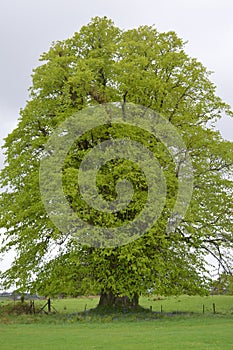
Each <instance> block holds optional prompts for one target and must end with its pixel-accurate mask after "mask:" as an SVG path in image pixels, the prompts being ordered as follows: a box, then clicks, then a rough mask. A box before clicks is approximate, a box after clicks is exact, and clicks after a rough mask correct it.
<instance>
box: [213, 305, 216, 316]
mask: <svg viewBox="0 0 233 350" xmlns="http://www.w3.org/2000/svg"><path fill="white" fill-rule="evenodd" d="M213 313H214V314H215V313H216V308H215V303H213Z"/></svg>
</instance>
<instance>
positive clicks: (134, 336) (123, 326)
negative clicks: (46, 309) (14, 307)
mask: <svg viewBox="0 0 233 350" xmlns="http://www.w3.org/2000/svg"><path fill="white" fill-rule="evenodd" d="M0 339H1V349H3V350H66V349H67V350H68V349H69V350H74V349H75V350H76V349H81V350H90V349H99V350H100V349H104V350H105V349H108V350H136V349H138V350H141V349H143V350H152V349H159V350H165V349H166V350H167V349H169V350H182V349H185V350H186V349H193V350H195V349H198V350H205V349H211V350H228V349H229V350H230V349H232V348H233V336H232V319H227V318H226V319H206V318H202V319H197V318H196V319H195V318H191V319H186V320H182V319H178V320H175V321H174V319H173V320H172V321H171V320H162V321H161V320H159V321H153V322H151V321H143V322H129V323H124V322H117V323H90V324H88V323H84V324H80V323H76V324H73V325H68V324H66V325H45V324H39V325H38V324H37V325H21V324H17V325H10V326H9V325H2V326H0Z"/></svg>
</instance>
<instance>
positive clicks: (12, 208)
mask: <svg viewBox="0 0 233 350" xmlns="http://www.w3.org/2000/svg"><path fill="white" fill-rule="evenodd" d="M41 62H42V63H41V65H40V66H39V67H38V68H36V69H35V70H34V72H33V75H32V87H31V88H30V94H31V95H30V100H29V101H28V102H27V104H26V106H25V108H24V109H23V110H21V113H20V114H21V117H20V119H19V123H18V126H17V127H16V129H15V130H14V131H13V132H12V133H11V134H9V135H8V137H6V139H5V145H4V149H5V155H6V163H5V167H4V169H3V170H2V172H1V177H0V183H1V186H2V189H3V192H2V194H1V199H0V207H1V214H0V227H1V228H2V231H1V232H2V242H3V247H2V249H1V252H2V253H4V252H7V251H9V250H10V249H14V250H15V252H16V257H15V260H14V262H13V264H12V266H11V268H10V269H9V270H7V271H6V272H4V273H3V274H2V278H3V281H4V285H5V287H9V286H10V285H13V284H15V283H16V286H17V288H18V289H20V290H22V291H26V290H37V291H39V293H40V294H46V295H49V294H58V293H61V292H64V293H66V294H74V295H75V294H76V293H78V294H79V293H87V294H88V293H92V292H101V291H105V292H111V293H113V294H115V295H120V296H122V295H128V296H130V297H133V296H134V295H135V294H138V293H146V292H147V290H148V288H151V287H153V288H154V289H155V291H156V292H157V293H160V294H181V293H184V292H185V293H191V294H192V293H202V292H203V289H205V280H204V277H203V271H205V260H204V258H205V257H206V255H208V254H212V255H213V256H214V257H215V258H216V259H217V261H218V262H219V264H222V265H224V267H225V268H227V267H228V265H229V261H230V259H231V258H230V255H229V249H230V248H232V246H233V240H232V210H233V206H232V194H233V193H232V192H233V190H232V189H233V187H232V170H233V169H232V164H233V145H232V143H231V142H228V141H224V140H223V139H222V138H221V136H220V134H219V132H217V131H214V129H213V126H214V123H215V122H216V120H217V119H219V118H220V117H221V116H222V115H223V114H224V113H226V114H227V115H232V112H231V111H230V107H229V106H228V105H226V104H225V103H224V102H222V101H221V99H220V98H219V97H217V96H216V94H215V86H214V85H213V83H212V82H211V81H210V79H209V76H210V73H209V72H208V71H207V70H206V68H205V67H203V65H202V64H201V63H200V62H198V61H197V60H196V59H193V58H190V57H189V56H188V55H187V54H186V53H185V51H184V42H183V41H182V40H181V39H180V38H178V37H177V35H176V34H175V33H174V32H168V33H158V32H157V30H156V29H155V28H154V27H148V26H141V27H139V28H138V29H132V30H126V31H121V30H120V29H119V28H117V27H115V26H114V24H113V22H112V21H111V20H109V19H107V18H106V17H104V18H98V17H96V18H94V19H93V20H92V21H91V22H90V23H89V24H88V25H87V26H84V27H82V28H81V30H80V31H79V32H78V33H75V34H74V36H73V37H72V38H70V39H67V40H64V41H58V42H55V43H53V45H52V46H51V48H50V50H49V51H48V52H47V53H44V54H43V55H42V56H41ZM115 101H122V102H132V103H136V104H140V105H143V106H145V107H148V108H151V109H153V110H154V111H156V112H158V113H160V114H161V115H163V116H164V117H165V118H166V119H167V120H168V121H169V122H170V123H172V124H173V125H174V126H175V127H176V128H177V129H178V131H179V133H180V134H181V135H182V137H183V139H184V141H185V143H186V146H187V149H188V152H189V155H190V156H191V159H192V164H193V172H194V188H193V196H192V200H191V203H190V206H189V209H188V211H187V213H186V216H185V218H184V219H183V220H182V222H181V223H180V224H179V226H178V227H177V228H176V230H175V231H174V232H172V233H171V234H167V232H166V229H165V228H166V226H167V222H168V218H169V213H170V211H171V208H172V206H173V205H174V200H175V198H176V192H177V178H176V174H174V164H173V163H172V160H171V159H169V154H168V152H167V151H166V149H165V148H164V146H163V145H162V144H161V143H159V141H158V140H152V139H151V135H148V134H147V133H145V132H142V131H140V130H135V129H134V128H133V127H132V128H128V129H127V128H126V129H124V128H123V127H122V128H120V127H117V128H116V127H115V126H114V125H106V126H104V127H101V128H99V129H98V128H96V129H94V130H93V131H92V132H88V133H86V134H85V135H84V136H83V137H82V138H81V139H79V140H77V142H76V143H75V145H74V147H73V148H72V149H71V150H70V152H69V154H68V155H67V158H66V161H65V164H64V168H63V186H64V191H65V193H66V196H67V199H68V200H69V203H70V206H71V207H72V208H73V209H74V210H76V211H78V212H79V213H80V215H82V217H83V218H84V219H85V220H87V221H88V222H92V223H96V224H98V225H102V226H103V227H106V226H108V225H112V224H115V225H119V224H120V223H121V222H122V221H123V222H124V221H125V220H126V219H127V220H130V219H131V218H132V217H135V216H136V215H137V214H138V213H139V212H140V210H141V208H142V207H143V203H144V202H143V200H144V197H145V196H146V193H147V186H146V184H145V179H144V177H143V174H142V173H141V172H140V171H139V170H138V169H137V168H135V166H133V165H132V164H131V163H130V162H126V161H124V162H122V161H119V162H116V163H113V162H109V163H107V164H106V165H105V166H104V167H103V168H102V169H101V171H100V174H99V177H98V179H97V185H98V186H99V189H100V192H101V193H102V195H103V197H104V198H105V199H107V200H109V199H110V200H111V199H114V198H115V195H116V193H115V184H116V180H117V178H119V177H122V176H123V178H127V179H129V180H130V181H131V182H132V183H133V184H134V189H136V190H135V199H137V201H136V200H135V201H134V202H133V204H132V205H131V208H130V210H128V211H125V212H119V213H117V214H116V216H115V217H114V216H109V215H107V216H104V215H102V216H101V215H97V213H96V211H94V210H92V209H90V208H88V207H87V206H86V205H85V203H83V201H82V200H81V198H80V196H79V194H78V193H77V183H76V181H75V178H76V176H77V174H78V167H79V164H80V162H81V160H82V159H83V158H84V157H85V155H86V154H87V152H88V150H89V149H90V148H92V147H93V146H94V145H97V144H98V143H99V142H102V141H104V140H108V139H109V137H112V138H117V137H122V136H125V135H126V134H127V137H129V138H130V137H131V138H132V139H133V140H136V141H138V140H140V142H142V143H144V144H145V145H146V146H148V147H149V148H150V150H151V151H153V152H154V154H155V156H156V157H158V158H159V160H160V165H161V168H162V170H163V172H164V174H165V177H166V180H167V184H168V189H167V198H166V203H165V206H164V210H163V213H162V215H161V217H160V218H159V219H158V221H157V222H156V223H155V224H154V226H153V228H152V229H151V230H150V231H149V232H147V233H146V234H145V235H143V236H142V237H140V238H139V239H138V240H136V241H133V242H132V243H129V244H127V245H124V246H119V247H116V248H105V249H100V248H93V247H88V246H83V245H80V244H79V243H78V241H77V240H75V239H74V238H73V237H72V236H71V235H69V234H67V235H64V234H63V233H62V232H60V231H59V230H58V229H57V228H56V227H55V225H54V224H53V223H52V222H51V220H50V219H49V217H48V215H47V213H46V211H45V208H44V205H43V202H42V200H41V196H40V188H39V167H40V161H41V159H42V158H43V157H44V156H45V155H44V153H43V151H44V145H45V143H46V142H47V140H48V139H49V137H50V136H51V134H52V132H53V131H54V130H55V128H56V127H57V126H58V125H59V124H61V123H62V122H63V121H64V120H66V119H67V118H68V117H70V116H71V115H73V114H74V113H76V112H78V111H80V110H83V109H84V108H86V107H88V106H96V105H98V104H103V103H107V102H115ZM112 169H114V170H112ZM125 169H128V171H125ZM172 171H173V174H171V173H172ZM126 214H128V215H129V217H128V218H127V217H126ZM224 251H225V254H224Z"/></svg>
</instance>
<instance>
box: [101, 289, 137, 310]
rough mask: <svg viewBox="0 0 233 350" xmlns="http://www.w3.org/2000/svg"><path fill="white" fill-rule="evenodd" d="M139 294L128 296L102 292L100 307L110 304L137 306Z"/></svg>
mask: <svg viewBox="0 0 233 350" xmlns="http://www.w3.org/2000/svg"><path fill="white" fill-rule="evenodd" d="M138 302H139V296H138V294H136V293H135V294H134V296H133V297H131V298H130V297H128V296H123V297H120V296H117V295H114V294H113V293H112V292H108V293H106V292H101V294H100V300H99V304H98V307H101V306H109V307H122V308H135V307H137V306H138Z"/></svg>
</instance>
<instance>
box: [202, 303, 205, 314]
mask: <svg viewBox="0 0 233 350" xmlns="http://www.w3.org/2000/svg"><path fill="white" fill-rule="evenodd" d="M202 313H203V314H204V313H205V305H204V304H203V305H202Z"/></svg>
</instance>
